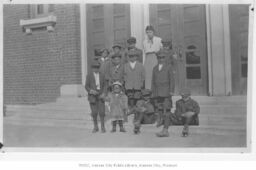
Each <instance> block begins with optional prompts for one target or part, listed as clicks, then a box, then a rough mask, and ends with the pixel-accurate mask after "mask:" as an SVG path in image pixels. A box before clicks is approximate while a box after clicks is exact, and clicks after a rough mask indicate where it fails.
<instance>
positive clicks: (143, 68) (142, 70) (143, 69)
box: [141, 64, 146, 84]
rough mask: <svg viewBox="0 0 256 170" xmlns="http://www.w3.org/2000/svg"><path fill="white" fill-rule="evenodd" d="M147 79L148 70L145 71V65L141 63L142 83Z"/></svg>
mask: <svg viewBox="0 0 256 170" xmlns="http://www.w3.org/2000/svg"><path fill="white" fill-rule="evenodd" d="M145 79H146V71H145V67H144V66H143V65H142V64H141V80H142V84H143V82H144V81H145Z"/></svg>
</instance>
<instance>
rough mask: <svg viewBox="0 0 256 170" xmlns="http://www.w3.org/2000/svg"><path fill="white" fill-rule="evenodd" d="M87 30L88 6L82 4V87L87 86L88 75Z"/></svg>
mask: <svg viewBox="0 0 256 170" xmlns="http://www.w3.org/2000/svg"><path fill="white" fill-rule="evenodd" d="M86 34H87V28H86V4H85V3H81V4H80V44H81V47H80V50H81V51H80V55H81V73H82V74H81V76H82V85H85V76H86V74H87V35H86Z"/></svg>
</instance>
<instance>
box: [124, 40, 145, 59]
mask: <svg viewBox="0 0 256 170" xmlns="http://www.w3.org/2000/svg"><path fill="white" fill-rule="evenodd" d="M127 44H128V47H127V48H126V52H125V53H126V54H125V55H126V59H125V62H128V61H129V56H128V52H129V51H130V50H136V52H137V55H138V57H137V61H138V62H140V63H143V51H142V50H141V49H139V48H137V47H136V38H135V37H130V38H129V39H128V40H127Z"/></svg>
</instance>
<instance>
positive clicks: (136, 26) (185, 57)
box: [3, 4, 249, 104]
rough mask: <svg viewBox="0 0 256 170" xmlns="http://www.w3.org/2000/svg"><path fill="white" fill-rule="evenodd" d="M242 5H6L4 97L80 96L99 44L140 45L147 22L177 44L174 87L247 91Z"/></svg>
mask: <svg viewBox="0 0 256 170" xmlns="http://www.w3.org/2000/svg"><path fill="white" fill-rule="evenodd" d="M248 11H249V7H248V5H211V4H207V5H196V4H194V5H170V4H168V5H166V4H165V5H163V4H162V5H157V4H154V5H150V4H149V5H148V4H87V5H79V4H69V5H64V4H63V5H62V4H58V5H52V4H51V5H46V4H44V5H42V4H40V5H4V9H3V15H4V20H3V21H4V43H3V44H4V102H5V104H39V103H47V102H54V101H56V99H57V98H59V97H61V96H65V95H73V96H81V95H83V93H84V90H83V86H82V85H83V84H84V81H85V75H86V74H87V72H88V69H89V67H88V66H89V64H90V62H91V59H92V57H93V56H94V55H95V54H96V55H97V50H98V49H101V48H102V47H107V48H111V46H112V45H113V43H122V44H123V45H125V42H126V39H127V38H128V37H129V36H135V37H136V38H137V46H138V47H139V48H142V41H143V39H144V34H145V30H144V29H145V27H146V25H148V24H151V25H153V26H154V27H155V28H156V32H157V35H158V36H160V37H162V39H164V40H167V41H171V42H172V46H173V49H175V50H176V51H178V52H179V54H180V55H179V59H178V68H179V69H178V70H177V75H178V76H177V79H176V87H177V88H176V91H178V90H179V89H178V88H179V87H182V86H187V87H189V88H191V89H192V92H193V95H200V96H209V95H210V96H226V95H246V91H247V62H248V59H247V58H248V52H247V51H248V28H249V27H248V23H249V12H248Z"/></svg>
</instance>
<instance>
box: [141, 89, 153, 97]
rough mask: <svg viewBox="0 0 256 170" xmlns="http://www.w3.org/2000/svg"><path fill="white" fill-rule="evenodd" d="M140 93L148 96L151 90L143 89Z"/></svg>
mask: <svg viewBox="0 0 256 170" xmlns="http://www.w3.org/2000/svg"><path fill="white" fill-rule="evenodd" d="M141 93H142V96H148V95H151V93H152V92H151V90H149V89H143V90H142V91H141Z"/></svg>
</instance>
